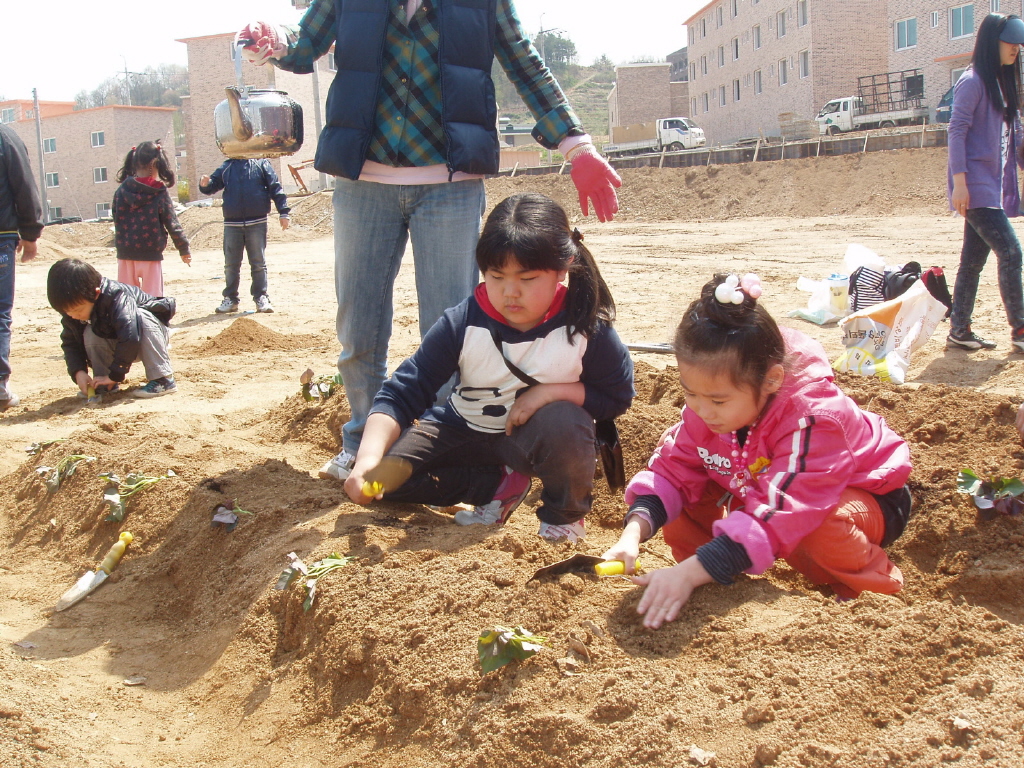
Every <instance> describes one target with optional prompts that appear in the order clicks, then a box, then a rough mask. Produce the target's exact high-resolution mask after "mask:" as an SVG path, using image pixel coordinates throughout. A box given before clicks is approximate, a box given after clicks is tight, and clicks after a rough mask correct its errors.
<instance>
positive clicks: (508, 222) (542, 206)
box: [476, 192, 615, 339]
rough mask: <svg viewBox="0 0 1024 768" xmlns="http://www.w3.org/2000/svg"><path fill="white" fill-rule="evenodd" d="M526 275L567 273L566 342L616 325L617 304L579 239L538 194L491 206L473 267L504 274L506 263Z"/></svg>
mask: <svg viewBox="0 0 1024 768" xmlns="http://www.w3.org/2000/svg"><path fill="white" fill-rule="evenodd" d="M513 259H514V260H515V261H517V262H519V264H520V266H521V267H522V268H523V269H524V270H551V271H554V272H560V271H561V270H563V269H564V270H567V271H568V273H569V285H568V291H567V294H566V301H565V306H566V311H567V312H568V314H569V322H568V325H567V330H568V333H569V337H570V339H571V338H572V336H573V335H575V334H577V333H582V334H583V335H584V336H588V337H589V336H591V335H592V334H594V333H596V332H597V328H598V324H599V323H600V322H605V323H609V324H610V323H611V322H612V320H614V319H615V301H614V300H613V299H612V294H611V291H609V290H608V286H607V285H605V282H604V278H602V277H601V272H600V270H599V269H598V268H597V262H596V261H594V257H593V255H592V254H591V253H590V251H589V250H588V249H587V246H585V245H584V244H583V235H581V234H580V232H579V230H578V229H573V228H571V227H570V226H569V217H568V216H566V215H565V211H564V210H563V209H562V206H560V205H559V204H558V203H556V202H555V201H554V200H552V199H551V198H550V197H546V196H545V195H541V194H538V193H536V192H524V193H523V194H520V195H512V197H507V198H505V199H504V200H502V201H501V202H500V203H498V204H497V205H496V206H494V210H493V211H491V213H490V215H489V216H488V217H487V222H486V223H485V224H484V230H483V232H481V233H480V240H479V242H478V243H477V246H476V264H477V266H478V267H479V268H480V271H481V272H484V273H486V272H487V270H489V269H502V268H504V267H505V266H506V264H507V263H508V262H509V261H510V260H513Z"/></svg>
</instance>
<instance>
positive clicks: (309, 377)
mask: <svg viewBox="0 0 1024 768" xmlns="http://www.w3.org/2000/svg"><path fill="white" fill-rule="evenodd" d="M299 382H300V383H301V384H302V397H303V398H304V399H305V400H306V402H307V403H311V402H313V401H314V400H316V401H318V402H321V403H322V402H323V401H324V400H326V399H327V398H328V397H330V396H331V395H333V394H334V390H336V389H337V388H338V387H340V386H342V384H344V382H343V381H342V379H341V374H340V373H336V374H334V375H333V376H326V375H325V376H317V375H316V374H314V373H313V369H312V368H307V369H306V370H305V372H304V373H303V374H302V375H301V376H300V377H299Z"/></svg>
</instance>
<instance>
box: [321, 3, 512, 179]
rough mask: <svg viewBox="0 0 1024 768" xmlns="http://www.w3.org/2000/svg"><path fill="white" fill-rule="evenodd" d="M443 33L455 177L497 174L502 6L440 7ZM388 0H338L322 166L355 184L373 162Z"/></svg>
mask: <svg viewBox="0 0 1024 768" xmlns="http://www.w3.org/2000/svg"><path fill="white" fill-rule="evenodd" d="M433 2H434V5H435V7H436V8H437V11H438V25H439V27H440V38H441V45H440V71H441V94H442V95H441V98H442V101H443V104H442V116H443V122H444V132H445V137H446V139H447V149H446V153H447V166H448V170H449V172H453V173H454V172H455V171H463V172H465V173H475V174H485V173H497V171H498V162H499V152H500V150H499V144H498V134H497V129H496V127H495V126H496V124H497V109H498V108H497V105H496V104H495V101H494V83H493V82H491V63H492V61H493V59H494V31H495V25H496V15H497V14H496V0H433ZM390 13H391V9H390V2H389V1H388V0H336V7H335V15H336V23H337V29H336V35H335V47H334V51H335V53H334V61H335V64H336V66H337V70H338V71H337V74H336V75H335V76H334V82H332V83H331V88H330V91H329V92H328V94H327V124H326V125H325V126H324V129H323V131H322V132H321V133H320V141H319V143H318V144H317V150H316V162H315V167H316V169H317V170H318V171H322V172H323V173H329V174H331V175H332V176H342V177H344V178H347V179H356V178H358V177H359V172H360V170H361V169H362V167H363V162H364V160H365V159H366V151H367V149H368V147H369V145H370V139H371V137H372V134H373V129H374V117H375V114H376V107H377V98H378V95H379V93H380V86H381V82H380V81H381V61H382V58H383V56H384V44H385V39H386V33H387V25H388V18H389V14H390Z"/></svg>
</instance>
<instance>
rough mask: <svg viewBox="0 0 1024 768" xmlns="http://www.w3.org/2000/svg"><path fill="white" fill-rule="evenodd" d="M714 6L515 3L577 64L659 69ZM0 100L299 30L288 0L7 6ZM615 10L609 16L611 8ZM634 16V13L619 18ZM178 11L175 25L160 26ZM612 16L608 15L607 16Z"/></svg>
mask: <svg viewBox="0 0 1024 768" xmlns="http://www.w3.org/2000/svg"><path fill="white" fill-rule="evenodd" d="M707 1H708V0H677V1H676V2H673V0H630V2H628V3H623V2H621V1H620V0H615V2H614V3H613V2H612V0H590V1H589V2H583V3H581V2H579V0H574V1H573V2H569V0H515V6H516V10H517V11H518V13H519V17H520V19H521V20H522V22H523V26H524V27H525V28H526V30H527V32H529V33H530V34H531V36H532V35H533V34H534V33H535V32H536V31H537V30H538V29H541V28H543V29H548V30H553V31H558V30H561V32H560V34H562V35H563V36H565V37H568V38H570V39H571V40H572V41H573V42H574V43H575V44H576V50H577V51H578V53H579V63H580V64H591V63H592V62H593V61H594V59H596V58H598V57H599V56H601V55H602V54H606V55H607V56H608V57H609V58H610V59H611V60H612V61H614V62H615V63H617V64H620V63H626V62H629V61H635V60H638V59H641V58H646V59H648V60H651V59H653V60H662V59H664V57H665V55H666V54H668V53H671V52H672V51H675V50H678V49H679V48H682V47H683V46H684V45H685V44H686V38H685V27H684V26H683V22H684V21H685V20H686V19H687V18H688V17H689V16H691V15H692V14H694V13H695V12H697V11H698V10H700V9H701V8H702V7H703V6H705V5H706V4H707ZM3 5H4V11H3V27H4V29H5V30H8V31H9V32H10V31H12V30H19V34H8V35H5V40H4V44H3V46H2V47H0V97H3V98H6V99H30V98H32V89H33V88H36V89H38V92H39V98H40V100H43V101H72V100H74V98H75V94H77V93H78V92H79V91H83V90H84V91H88V90H92V89H93V88H95V87H96V86H97V85H99V84H100V83H101V82H103V81H104V80H106V79H107V78H108V77H112V76H114V75H116V74H117V73H118V72H124V70H125V69H126V68H127V69H128V70H129V71H131V72H135V71H141V70H143V69H144V68H145V67H147V66H154V67H155V66H157V65H159V64H182V65H185V64H187V63H188V62H187V58H186V55H185V54H186V49H185V45H184V44H182V43H177V42H175V40H177V39H181V38H185V37H201V36H203V35H213V34H218V33H222V32H233V31H237V30H238V29H240V28H241V27H242V26H244V25H245V24H246V23H247V22H248V21H250V20H255V19H266V20H270V21H280V22H282V23H295V22H297V21H298V19H299V18H301V16H302V12H301V11H296V10H295V9H294V8H293V7H292V4H291V0H245V2H241V1H240V0H169V1H167V0H164V2H153V1H152V0H103V2H100V3H92V4H90V3H82V2H81V0H4V2H3ZM613 8H615V9H618V11H619V12H618V13H617V14H616V15H614V16H613V15H612V12H611V9H613ZM624 8H628V9H629V11H630V12H629V13H624V12H623V11H622V9H624ZM167 9H174V11H175V15H174V16H173V17H169V18H168V17H163V18H161V17H157V16H156V14H158V13H162V12H164V11H166V10H167ZM605 9H607V10H605Z"/></svg>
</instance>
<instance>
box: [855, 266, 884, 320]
mask: <svg viewBox="0 0 1024 768" xmlns="http://www.w3.org/2000/svg"><path fill="white" fill-rule="evenodd" d="M883 301H885V275H884V274H883V273H882V272H878V271H876V270H874V269H868V268H867V267H857V268H856V269H855V270H853V273H852V274H851V275H850V311H851V312H859V311H860V310H862V309H867V308H868V307H871V306H874V305H875V304H881V303H882V302H883Z"/></svg>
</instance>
